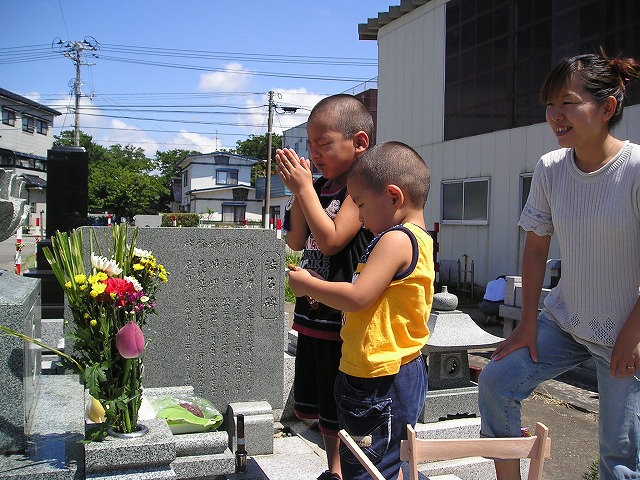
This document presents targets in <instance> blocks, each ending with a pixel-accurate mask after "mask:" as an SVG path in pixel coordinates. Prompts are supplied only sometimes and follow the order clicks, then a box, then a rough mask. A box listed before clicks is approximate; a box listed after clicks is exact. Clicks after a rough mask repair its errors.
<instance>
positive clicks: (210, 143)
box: [163, 129, 231, 153]
mask: <svg viewBox="0 0 640 480" xmlns="http://www.w3.org/2000/svg"><path fill="white" fill-rule="evenodd" d="M163 147H164V149H165V150H171V149H174V148H180V149H182V150H196V151H198V152H200V153H210V152H215V151H218V150H221V149H223V148H227V149H228V148H231V147H225V146H223V145H222V142H221V141H220V139H218V138H216V137H210V136H206V135H201V134H199V133H190V132H187V131H186V130H184V129H181V130H180V133H179V134H178V135H177V136H175V137H173V138H172V139H169V141H167V142H165V143H164V144H163Z"/></svg>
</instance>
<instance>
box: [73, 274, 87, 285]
mask: <svg viewBox="0 0 640 480" xmlns="http://www.w3.org/2000/svg"><path fill="white" fill-rule="evenodd" d="M73 279H74V280H75V282H76V283H77V284H80V285H81V284H83V283H85V282H86V281H87V276H86V275H85V274H84V273H80V274H78V275H76V276H75V277H73Z"/></svg>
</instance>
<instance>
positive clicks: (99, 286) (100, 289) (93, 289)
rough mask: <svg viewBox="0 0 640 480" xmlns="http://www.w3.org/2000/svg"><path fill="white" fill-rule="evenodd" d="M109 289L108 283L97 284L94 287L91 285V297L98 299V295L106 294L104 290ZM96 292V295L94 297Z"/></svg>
mask: <svg viewBox="0 0 640 480" xmlns="http://www.w3.org/2000/svg"><path fill="white" fill-rule="evenodd" d="M106 288H107V284H106V283H102V282H96V283H94V284H93V285H91V296H92V297H94V298H95V297H96V296H98V295H100V294H101V293H104V290H105V289H106ZM94 292H95V295H94Z"/></svg>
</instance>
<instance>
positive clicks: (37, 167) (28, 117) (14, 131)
mask: <svg viewBox="0 0 640 480" xmlns="http://www.w3.org/2000/svg"><path fill="white" fill-rule="evenodd" d="M0 109H1V110H2V123H0V168H2V169H4V170H8V171H11V172H13V173H14V174H15V175H17V176H19V177H21V178H22V180H24V182H25V187H26V200H27V203H28V204H29V206H30V215H29V220H28V221H29V228H30V229H33V228H35V225H36V219H40V220H41V221H42V225H44V219H45V218H46V217H45V215H46V198H47V194H46V188H47V151H48V150H49V149H50V148H51V147H52V146H53V120H54V118H55V117H57V116H59V115H62V114H61V113H60V112H58V111H57V110H54V109H53V108H49V107H47V106H46V105H42V104H40V103H38V102H34V101H33V100H30V99H28V98H26V97H23V96H21V95H18V94H15V93H12V92H10V91H8V90H5V89H3V88H0Z"/></svg>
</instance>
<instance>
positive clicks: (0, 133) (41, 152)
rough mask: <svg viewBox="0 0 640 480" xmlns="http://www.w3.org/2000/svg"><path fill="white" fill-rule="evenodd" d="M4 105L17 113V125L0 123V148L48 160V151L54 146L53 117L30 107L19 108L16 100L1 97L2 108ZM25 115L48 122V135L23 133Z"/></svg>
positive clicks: (0, 104)
mask: <svg viewBox="0 0 640 480" xmlns="http://www.w3.org/2000/svg"><path fill="white" fill-rule="evenodd" d="M3 105H6V106H7V107H9V108H11V110H14V111H15V112H16V123H15V125H13V126H11V125H5V124H3V123H2V122H0V147H1V148H6V149H9V150H16V151H18V152H22V153H30V154H32V155H38V156H41V157H45V158H46V156H47V150H49V149H50V148H51V146H52V145H53V115H51V114H50V113H46V112H43V111H41V110H36V109H34V108H32V107H30V106H28V105H19V106H18V105H16V101H15V100H12V99H9V98H5V97H0V106H3ZM25 114H26V115H29V116H30V117H33V118H35V119H39V120H46V122H47V124H48V126H49V128H48V130H47V134H46V135H43V134H41V133H38V132H37V131H35V130H34V131H33V132H31V133H30V132H25V131H23V130H22V117H23V115H25Z"/></svg>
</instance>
